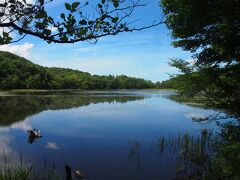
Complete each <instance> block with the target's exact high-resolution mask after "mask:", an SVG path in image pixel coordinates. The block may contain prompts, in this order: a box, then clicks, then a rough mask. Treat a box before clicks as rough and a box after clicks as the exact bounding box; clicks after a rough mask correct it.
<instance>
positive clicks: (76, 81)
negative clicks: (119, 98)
mask: <svg viewBox="0 0 240 180" xmlns="http://www.w3.org/2000/svg"><path fill="white" fill-rule="evenodd" d="M153 87H154V83H152V82H151V81H146V80H144V79H140V78H134V77H128V76H125V75H121V76H112V75H109V76H98V75H91V74H89V73H86V72H82V71H78V70H72V69H64V68H48V67H43V66H39V65H37V64H34V63H32V62H31V61H29V60H27V59H25V58H22V57H19V56H17V55H15V54H12V53H9V52H3V51H0V89H145V88H153Z"/></svg>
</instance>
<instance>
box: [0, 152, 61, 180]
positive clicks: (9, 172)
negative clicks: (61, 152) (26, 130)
mask: <svg viewBox="0 0 240 180" xmlns="http://www.w3.org/2000/svg"><path fill="white" fill-rule="evenodd" d="M2 158H3V165H2V166H1V167H0V180H60V179H63V176H62V178H61V177H60V175H59V174H58V173H57V171H56V169H55V165H54V163H53V166H52V167H51V168H50V169H47V163H46V160H45V163H44V169H45V171H44V172H35V171H34V168H33V166H27V165H24V164H23V158H22V155H20V160H19V162H14V164H10V163H8V158H7V155H6V153H5V151H4V149H3V157H2Z"/></svg>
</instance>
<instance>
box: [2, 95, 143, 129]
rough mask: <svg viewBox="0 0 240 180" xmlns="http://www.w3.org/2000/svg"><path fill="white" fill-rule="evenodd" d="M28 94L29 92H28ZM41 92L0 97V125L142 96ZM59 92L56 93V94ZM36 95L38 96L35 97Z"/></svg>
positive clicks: (123, 101) (132, 99)
mask: <svg viewBox="0 0 240 180" xmlns="http://www.w3.org/2000/svg"><path fill="white" fill-rule="evenodd" d="M29 93H30V92H29ZM42 93H43V92H41V93H40V92H38V93H37V92H35V93H34V92H32V93H31V94H34V95H35V96H31V95H29V96H26V94H25V95H24V96H22V94H23V92H19V95H16V94H15V95H14V96H13V95H8V96H0V114H1V116H0V125H1V126H8V125H10V124H12V123H14V122H17V121H22V120H24V119H26V118H27V117H29V116H31V115H34V114H37V113H40V112H42V111H46V110H60V109H72V108H77V107H81V106H88V105H90V104H98V103H104V102H107V103H109V104H110V103H126V102H128V101H136V100H141V99H143V98H144V97H143V96H130V95H125V94H123V95H119V96H115V95H112V94H110V95H108V96H106V95H102V96H95V95H93V94H90V95H88V96H83V95H81V96H80V95H69V94H68V95H65V94H63V95H62V96H60V95H51V96H48V95H39V94H42ZM58 93H60V92H57V94H58ZM36 94H38V95H36Z"/></svg>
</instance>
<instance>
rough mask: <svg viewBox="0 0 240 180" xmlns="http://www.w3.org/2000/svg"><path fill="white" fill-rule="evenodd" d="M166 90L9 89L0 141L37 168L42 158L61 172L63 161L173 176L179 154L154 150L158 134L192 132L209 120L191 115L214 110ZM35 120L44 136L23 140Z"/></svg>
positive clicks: (104, 174) (97, 173)
mask: <svg viewBox="0 0 240 180" xmlns="http://www.w3.org/2000/svg"><path fill="white" fill-rule="evenodd" d="M167 94H168V92H160V91H136V92H128V91H126V92H122V93H120V92H89V93H85V92H77V91H73V92H64V93H61V92H21V93H18V94H17V93H9V94H6V95H5V96H0V114H1V116H0V137H5V138H2V139H0V149H1V148H2V147H4V148H6V151H8V152H9V153H8V154H9V156H11V157H15V158H16V156H15V155H17V154H19V153H22V154H23V157H24V159H25V160H26V162H29V163H31V164H33V165H34V167H35V168H39V169H40V171H41V168H42V167H43V160H44V159H45V158H46V159H47V160H48V162H54V164H55V165H56V169H58V170H59V171H60V172H64V165H65V164H66V163H68V164H69V166H71V168H72V170H73V171H72V172H73V173H74V172H75V171H76V170H78V169H80V172H84V173H85V172H86V174H87V178H88V179H157V178H160V179H171V178H172V177H173V170H174V169H175V163H176V160H175V159H174V157H172V155H169V154H168V153H166V154H164V156H158V154H159V148H157V146H156V144H154V143H156V137H159V136H163V135H176V134H181V133H185V132H186V131H187V130H189V133H190V134H196V133H197V132H198V131H199V130H200V129H202V128H203V127H205V126H206V127H209V126H212V124H208V123H199V122H193V121H192V117H193V116H194V115H196V114H197V115H199V114H204V115H206V116H208V115H209V114H211V113H212V111H210V110H204V109H199V108H194V107H190V106H186V105H183V104H178V103H175V102H174V101H171V100H169V99H167V98H163V97H165V96H166V95H167ZM191 113H192V114H191ZM33 128H38V129H41V131H42V133H43V135H44V137H43V138H41V139H40V140H39V141H37V143H32V144H28V143H27V142H26V141H27V140H26V139H27V138H28V134H27V130H31V129H33ZM129 137H132V138H131V139H129ZM153 141H154V143H153ZM157 141H160V140H159V139H158V140H157ZM151 150H152V151H151ZM14 154H15V155H14ZM13 160H14V159H13ZM51 165H52V164H49V165H48V166H51ZM63 178H65V176H63Z"/></svg>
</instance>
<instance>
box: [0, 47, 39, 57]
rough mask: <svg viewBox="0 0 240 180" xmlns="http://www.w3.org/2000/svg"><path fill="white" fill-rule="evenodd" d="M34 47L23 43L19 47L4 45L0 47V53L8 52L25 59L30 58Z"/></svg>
mask: <svg viewBox="0 0 240 180" xmlns="http://www.w3.org/2000/svg"><path fill="white" fill-rule="evenodd" d="M33 47H34V44H31V43H24V44H21V45H16V44H6V45H2V46H0V51H8V52H11V53H14V54H17V55H19V56H22V57H25V58H31V49H32V48H33Z"/></svg>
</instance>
